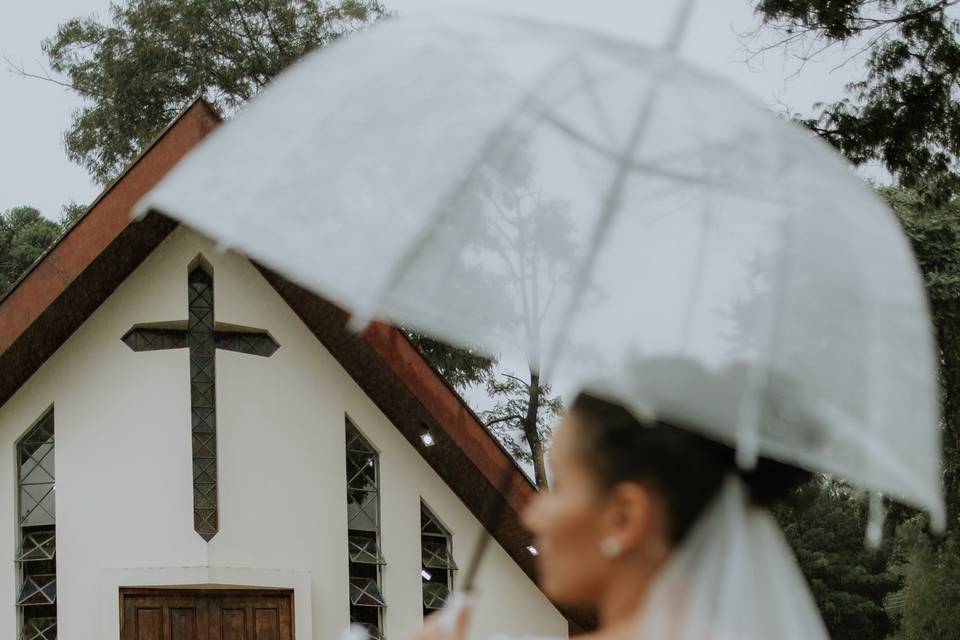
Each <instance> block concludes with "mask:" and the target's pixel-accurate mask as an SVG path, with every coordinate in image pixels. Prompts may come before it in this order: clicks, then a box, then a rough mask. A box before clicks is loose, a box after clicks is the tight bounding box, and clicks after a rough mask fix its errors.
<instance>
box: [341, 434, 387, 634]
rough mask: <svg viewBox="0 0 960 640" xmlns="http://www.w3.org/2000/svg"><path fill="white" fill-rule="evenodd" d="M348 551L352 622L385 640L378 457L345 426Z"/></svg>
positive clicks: (368, 445) (375, 451)
mask: <svg viewBox="0 0 960 640" xmlns="http://www.w3.org/2000/svg"><path fill="white" fill-rule="evenodd" d="M346 445H347V446H346V459H347V478H346V479H347V487H346V489H347V529H348V531H347V550H348V557H349V560H350V621H351V622H352V623H354V624H359V625H361V626H362V627H364V628H365V629H366V630H367V632H368V634H369V636H370V638H371V640H382V639H383V614H384V609H385V607H386V606H387V603H386V600H385V599H384V597H383V593H382V591H381V584H382V583H381V567H382V566H383V565H384V564H386V562H385V561H384V559H383V554H382V553H381V552H380V484H379V481H380V478H379V474H380V468H379V454H378V453H377V450H376V449H374V448H373V446H372V445H371V444H370V443H369V442H367V440H366V439H365V438H364V437H363V435H362V434H361V433H360V431H358V430H357V428H356V427H354V426H353V425H352V424H351V423H350V421H349V420H348V421H347V423H346Z"/></svg>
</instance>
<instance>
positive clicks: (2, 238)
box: [0, 206, 63, 296]
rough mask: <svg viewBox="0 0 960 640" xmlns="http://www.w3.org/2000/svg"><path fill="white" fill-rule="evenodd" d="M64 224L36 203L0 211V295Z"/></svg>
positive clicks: (31, 262)
mask: <svg viewBox="0 0 960 640" xmlns="http://www.w3.org/2000/svg"><path fill="white" fill-rule="evenodd" d="M62 230H63V227H61V226H60V225H59V224H57V223H56V222H52V221H50V220H47V219H46V218H44V217H43V216H42V215H40V212H39V211H37V210H36V209H34V208H33V207H27V206H21V207H13V208H12V209H7V210H6V211H4V212H2V213H0V296H2V295H4V294H5V293H6V292H7V291H8V290H9V289H10V288H11V287H12V286H13V284H14V283H15V282H16V281H17V280H18V279H19V278H20V276H21V275H23V274H24V272H26V270H27V269H28V268H29V267H30V265H32V264H33V263H34V261H35V260H36V259H37V258H38V257H40V256H41V255H42V254H43V252H44V251H46V250H47V248H49V247H50V246H51V245H52V244H53V243H54V242H55V241H56V239H57V238H59V237H60V233H61V232H62Z"/></svg>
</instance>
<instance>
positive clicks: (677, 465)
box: [570, 393, 812, 544]
mask: <svg viewBox="0 0 960 640" xmlns="http://www.w3.org/2000/svg"><path fill="white" fill-rule="evenodd" d="M570 410H571V412H572V413H574V414H576V415H577V417H578V418H579V419H580V423H581V425H582V429H580V433H579V434H578V437H579V440H580V445H581V447H582V453H583V458H584V460H585V461H586V463H587V465H588V467H589V468H590V469H591V470H592V471H593V473H594V474H595V475H596V478H597V480H598V481H599V483H600V486H601V488H602V489H604V490H606V489H611V488H613V487H614V486H615V485H616V484H618V483H620V482H630V481H633V482H643V483H648V484H650V485H652V487H653V489H654V490H655V491H656V492H657V494H658V495H660V497H661V498H662V499H663V501H664V503H665V506H666V510H667V517H668V518H669V520H670V522H669V535H670V541H671V542H672V543H673V544H677V543H679V542H680V541H681V540H682V539H683V538H684V536H686V534H687V533H688V532H689V530H690V528H691V526H692V525H693V523H694V522H695V521H696V519H697V518H698V517H699V515H700V514H701V513H702V512H703V510H704V509H705V508H706V507H707V505H708V504H709V503H710V501H711V500H712V499H713V498H714V497H715V496H716V495H717V492H718V491H719V489H720V485H721V483H722V482H723V479H724V478H725V477H726V476H727V474H729V473H739V474H740V475H741V477H743V479H744V481H745V483H746V485H747V487H748V489H749V491H750V499H751V501H752V502H753V503H754V504H755V505H758V506H772V505H773V504H775V503H777V502H780V501H782V500H784V499H786V498H787V497H788V496H789V495H790V494H791V493H792V492H793V491H794V490H796V489H797V488H799V487H800V486H801V485H802V484H804V483H805V482H807V481H808V480H810V478H811V477H812V474H810V473H809V472H807V471H804V470H802V469H798V468H796V467H792V466H790V465H787V464H784V463H782V462H777V461H775V460H771V459H769V458H759V459H758V461H757V465H756V466H755V467H754V469H753V470H751V471H748V472H745V471H741V470H740V469H739V468H738V467H737V464H736V461H735V459H734V458H735V453H734V450H733V449H731V448H730V447H728V446H726V445H723V444H720V443H718V442H715V441H713V440H709V439H708V438H705V437H703V436H700V435H697V434H696V433H694V432H692V431H689V430H686V429H681V428H678V427H676V426H673V425H671V424H667V423H665V422H661V421H652V422H642V421H640V420H638V419H637V418H635V417H634V415H633V414H632V413H631V412H630V411H629V410H627V409H625V408H624V407H622V406H620V405H619V404H615V403H613V402H608V401H606V400H602V399H600V398H597V397H595V396H592V395H589V394H586V393H581V394H580V395H578V396H577V398H576V399H575V400H574V401H573V405H572V406H571V409H570Z"/></svg>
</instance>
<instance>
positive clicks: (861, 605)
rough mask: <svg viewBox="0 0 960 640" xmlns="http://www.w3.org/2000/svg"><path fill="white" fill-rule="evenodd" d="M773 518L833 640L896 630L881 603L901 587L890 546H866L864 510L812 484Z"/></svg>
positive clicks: (821, 483) (821, 481) (841, 493)
mask: <svg viewBox="0 0 960 640" xmlns="http://www.w3.org/2000/svg"><path fill="white" fill-rule="evenodd" d="M774 511H775V515H776V517H777V520H778V521H779V522H780V525H781V526H782V527H783V531H784V533H785V534H786V536H787V540H788V541H789V542H790V545H791V546H792V547H793V550H794V552H795V553H796V556H797V560H798V562H799V564H800V568H801V569H802V570H803V573H804V575H805V576H806V578H807V581H808V582H809V583H810V589H811V591H812V592H813V596H814V599H815V600H816V602H817V606H818V607H819V609H820V613H821V615H822V616H823V620H824V622H825V623H826V625H827V630H828V631H829V632H830V637H831V638H832V639H833V640H861V639H862V638H877V639H878V640H879V639H881V638H885V637H887V635H888V634H890V633H891V632H892V631H893V630H894V624H893V621H892V620H891V619H890V616H889V615H888V614H887V612H886V610H885V608H884V599H885V598H886V597H887V596H889V595H890V594H891V593H893V592H894V591H896V590H897V589H898V588H899V587H900V584H901V580H900V578H899V576H897V575H896V574H895V573H893V572H892V571H890V570H889V569H888V567H887V562H888V559H889V557H890V553H891V547H892V543H891V542H890V541H889V540H887V541H885V544H884V545H883V546H881V548H880V549H877V550H871V549H868V548H866V545H865V544H864V532H865V531H866V526H867V508H866V504H865V503H864V500H863V499H862V498H859V497H857V496H855V495H853V494H852V493H851V492H850V491H849V489H848V488H847V487H845V486H844V485H842V484H840V483H838V482H835V481H832V480H828V479H825V478H816V479H815V480H813V481H812V482H811V483H809V484H807V485H806V486H805V487H803V488H802V489H801V490H800V491H799V492H798V494H797V496H796V500H795V503H794V504H792V505H782V506H778V507H776V508H775V510H774Z"/></svg>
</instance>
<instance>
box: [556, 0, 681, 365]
mask: <svg viewBox="0 0 960 640" xmlns="http://www.w3.org/2000/svg"><path fill="white" fill-rule="evenodd" d="M695 2H696V0H684V2H683V4H682V5H681V6H680V9H679V11H678V12H677V14H676V16H675V17H674V20H673V25H672V26H671V29H670V35H669V36H668V38H667V41H666V43H665V44H664V49H665V50H666V51H667V52H668V53H676V51H677V50H678V49H679V47H680V40H681V38H682V37H683V33H684V32H685V31H686V28H687V25H689V24H690V15H691V14H692V13H693V5H694V3H695ZM663 71H664V70H663V68H661V69H659V70H657V71H656V72H655V73H654V75H653V86H652V87H651V88H650V93H649V94H647V99H646V101H645V102H644V104H643V106H642V107H641V108H640V113H638V114H637V119H636V120H635V121H634V125H633V128H632V130H631V131H630V137H629V138H628V139H627V144H626V146H625V148H624V153H623V157H621V158H617V172H616V173H615V174H614V176H613V180H612V181H611V182H610V187H609V189H607V193H606V194H605V195H604V198H603V204H602V206H601V209H600V217H599V219H598V220H597V224H596V226H595V227H594V228H593V234H592V236H591V237H590V244H589V245H587V254H586V258H585V263H584V266H583V268H582V269H581V270H580V272H579V273H578V274H577V277H576V279H575V280H574V285H573V289H572V290H571V293H572V295H571V296H570V299H569V300H568V302H567V313H565V314H563V315H561V316H560V326H559V328H558V330H557V333H556V334H555V335H554V339H553V345H552V346H553V348H552V349H551V350H550V351H549V353H550V354H551V357H552V358H553V359H552V361H551V365H550V366H551V368H553V367H556V366H557V364H558V363H559V362H560V357H561V355H562V352H563V344H564V342H565V341H566V337H567V334H568V333H569V332H570V326H571V324H572V318H573V316H574V314H575V313H577V312H578V311H579V310H580V309H581V305H580V296H581V295H583V292H584V289H586V286H587V282H588V280H589V279H590V276H591V275H592V274H593V269H594V266H595V265H596V261H597V254H598V250H599V248H600V245H601V243H602V242H603V241H604V240H605V239H606V237H607V232H608V231H609V229H610V226H611V222H612V219H613V214H614V212H616V211H617V210H619V208H620V198H621V196H622V195H623V189H624V187H625V185H626V181H627V174H628V173H629V168H630V165H629V164H628V163H627V162H626V160H627V159H628V158H630V157H632V156H633V155H634V153H636V151H637V149H638V148H639V147H640V143H641V142H642V141H643V137H644V135H645V133H646V131H647V127H648V126H649V124H650V119H651V117H652V116H653V107H654V105H655V104H656V102H657V97H658V96H657V94H658V93H659V88H660V78H661V75H662V74H663Z"/></svg>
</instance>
